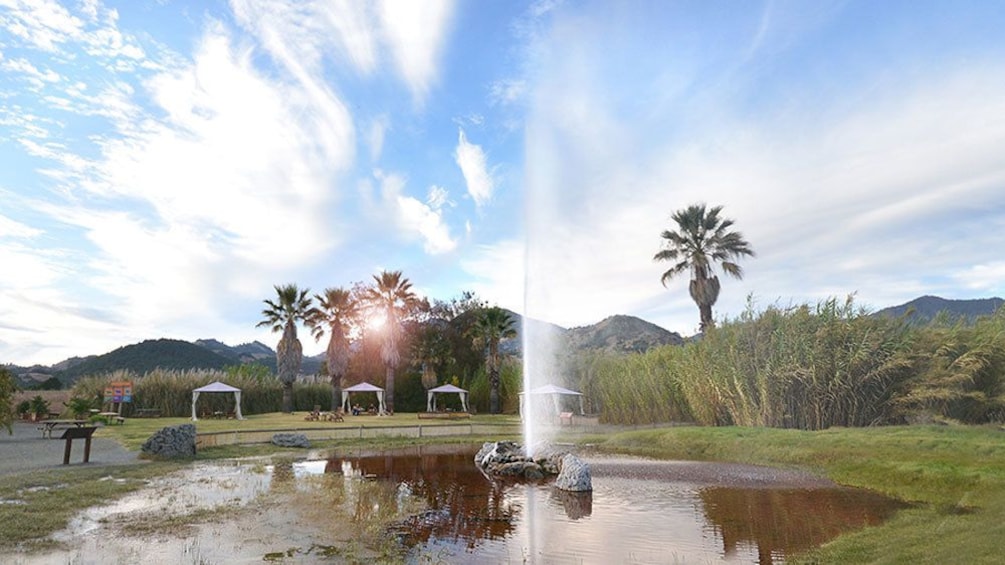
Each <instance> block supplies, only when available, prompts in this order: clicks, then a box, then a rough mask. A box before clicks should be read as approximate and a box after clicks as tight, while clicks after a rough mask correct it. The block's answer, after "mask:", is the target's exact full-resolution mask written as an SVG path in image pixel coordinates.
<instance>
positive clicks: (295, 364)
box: [256, 284, 311, 413]
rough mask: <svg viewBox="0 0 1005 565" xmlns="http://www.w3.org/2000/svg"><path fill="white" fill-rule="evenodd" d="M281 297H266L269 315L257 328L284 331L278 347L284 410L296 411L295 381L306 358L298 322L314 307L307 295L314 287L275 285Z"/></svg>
mask: <svg viewBox="0 0 1005 565" xmlns="http://www.w3.org/2000/svg"><path fill="white" fill-rule="evenodd" d="M275 289H276V295H277V297H278V300H276V301H275V302H273V301H272V300H269V299H265V300H263V302H265V304H266V306H268V307H267V308H265V309H264V310H262V316H264V317H265V319H263V320H262V321H261V322H258V324H257V325H256V327H259V328H260V327H262V326H271V327H272V331H273V332H279V331H281V332H283V337H282V338H280V339H279V345H277V346H276V369H277V372H278V373H279V381H280V382H282V383H283V412H286V413H290V412H293V381H295V380H297V374H298V373H299V372H300V363H301V361H303V354H304V350H303V346H302V345H301V344H300V340H299V339H297V322H305V321H306V316H307V312H308V311H309V310H310V308H311V299H310V298H308V297H307V293H308V292H310V289H307V288H305V289H303V290H301V289H298V288H297V285H295V284H288V285H284V286H279V285H276V286H275Z"/></svg>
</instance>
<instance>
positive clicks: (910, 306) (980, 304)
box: [873, 296, 1005, 324]
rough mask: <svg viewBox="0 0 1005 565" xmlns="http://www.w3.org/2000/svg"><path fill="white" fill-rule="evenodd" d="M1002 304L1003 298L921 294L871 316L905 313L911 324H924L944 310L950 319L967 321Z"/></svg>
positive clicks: (993, 311)
mask: <svg viewBox="0 0 1005 565" xmlns="http://www.w3.org/2000/svg"><path fill="white" fill-rule="evenodd" d="M1002 304H1005V300H1002V299H1001V298H977V299H972V300H949V299H946V298H940V297H938V296H922V297H920V298H915V299H914V300H912V301H910V302H908V303H906V304H901V305H900V306H891V307H889V308H884V309H882V310H880V311H878V312H876V313H874V314H873V316H886V317H891V318H900V317H902V316H904V315H907V319H908V320H909V321H910V322H911V323H912V324H925V323H927V322H930V321H931V320H932V319H933V318H935V317H936V316H937V315H939V314H940V313H942V312H945V313H946V315H948V316H949V318H950V319H952V320H957V319H961V318H962V319H963V320H965V321H967V322H973V321H974V320H975V319H977V318H978V317H980V316H989V315H991V314H994V313H995V312H996V311H997V310H998V309H999V308H1001V306H1002Z"/></svg>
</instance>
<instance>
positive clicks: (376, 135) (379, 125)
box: [366, 116, 391, 163]
mask: <svg viewBox="0 0 1005 565" xmlns="http://www.w3.org/2000/svg"><path fill="white" fill-rule="evenodd" d="M390 127H391V124H390V120H389V119H388V117H387V116H379V117H378V118H376V119H375V120H373V121H372V122H370V127H369V128H368V130H367V135H366V142H367V145H368V146H369V147H370V160H371V161H373V162H374V163H376V162H377V161H379V160H380V155H381V153H382V152H383V151H384V137H385V136H386V135H387V130H388V129H389V128H390Z"/></svg>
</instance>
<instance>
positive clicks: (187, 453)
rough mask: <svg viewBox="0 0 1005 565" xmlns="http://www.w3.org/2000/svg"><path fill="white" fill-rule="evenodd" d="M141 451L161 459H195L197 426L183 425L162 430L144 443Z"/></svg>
mask: <svg viewBox="0 0 1005 565" xmlns="http://www.w3.org/2000/svg"><path fill="white" fill-rule="evenodd" d="M141 450H142V452H143V453H145V454H147V455H151V456H153V457H157V458H161V459H179V458H191V457H195V425H193V424H181V425H179V426H168V427H166V428H162V429H161V430H159V431H157V432H154V435H152V436H150V439H148V440H147V441H146V442H144V443H143V447H142V448H141Z"/></svg>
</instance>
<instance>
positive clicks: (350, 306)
mask: <svg viewBox="0 0 1005 565" xmlns="http://www.w3.org/2000/svg"><path fill="white" fill-rule="evenodd" d="M314 299H315V300H316V301H317V304H318V306H315V307H314V308H311V309H310V311H309V312H308V313H307V325H308V326H309V327H310V328H311V332H312V333H313V334H314V339H315V340H320V339H321V338H322V336H324V334H325V330H326V329H327V330H328V333H329V337H328V348H327V349H326V350H325V363H324V370H325V371H326V373H327V375H328V379H329V380H330V381H331V385H332V401H331V411H332V412H335V411H336V410H338V407H339V406H340V405H341V404H342V384H343V380H344V379H345V376H346V373H348V371H349V333H350V332H351V331H352V330H353V328H355V327H356V325H358V324H359V315H360V303H359V299H358V298H357V297H356V296H355V295H354V294H353V292H352V291H351V290H347V289H345V288H341V287H339V288H326V289H325V292H324V295H321V294H315V295H314Z"/></svg>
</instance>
